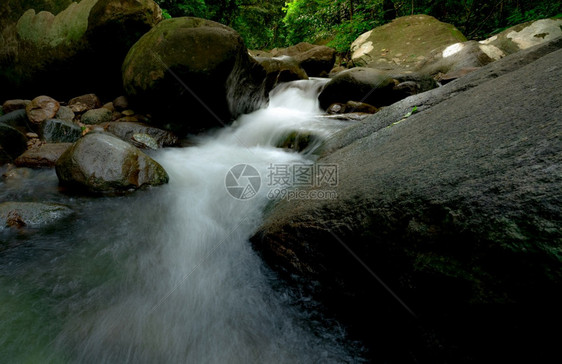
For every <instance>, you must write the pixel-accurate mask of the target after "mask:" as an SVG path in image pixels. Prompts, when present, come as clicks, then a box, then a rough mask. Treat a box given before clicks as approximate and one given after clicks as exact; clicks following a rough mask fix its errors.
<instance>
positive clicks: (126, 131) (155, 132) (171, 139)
mask: <svg viewBox="0 0 562 364" xmlns="http://www.w3.org/2000/svg"><path fill="white" fill-rule="evenodd" d="M106 130H107V131H108V132H109V133H112V134H114V135H116V136H117V137H119V138H120V139H122V140H124V141H126V142H129V143H132V144H135V142H139V141H138V140H135V138H134V136H135V134H145V135H148V136H150V137H151V138H153V139H154V141H155V143H156V145H157V147H158V148H162V147H173V146H178V145H179V138H178V137H177V136H175V135H174V134H173V133H171V132H169V131H166V130H162V129H158V128H155V127H152V126H149V125H145V124H141V123H131V122H112V123H109V124H108V125H107V128H106ZM136 146H138V147H141V148H142V147H143V146H142V145H136Z"/></svg>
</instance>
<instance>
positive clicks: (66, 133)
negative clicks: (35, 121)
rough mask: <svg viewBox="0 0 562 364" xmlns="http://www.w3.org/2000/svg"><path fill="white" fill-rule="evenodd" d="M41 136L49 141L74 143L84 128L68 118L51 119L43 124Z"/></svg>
mask: <svg viewBox="0 0 562 364" xmlns="http://www.w3.org/2000/svg"><path fill="white" fill-rule="evenodd" d="M41 136H42V138H43V140H45V141H46V142H48V143H65V142H68V143H74V142H75V141H77V140H78V139H80V137H81V136H82V128H80V126H78V125H76V124H74V123H72V122H69V121H66V120H58V119H49V120H46V121H45V122H43V124H41Z"/></svg>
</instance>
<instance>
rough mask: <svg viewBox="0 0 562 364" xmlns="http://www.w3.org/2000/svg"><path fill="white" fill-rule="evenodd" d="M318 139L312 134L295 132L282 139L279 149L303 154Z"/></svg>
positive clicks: (278, 144) (278, 145)
mask: <svg viewBox="0 0 562 364" xmlns="http://www.w3.org/2000/svg"><path fill="white" fill-rule="evenodd" d="M316 140H317V137H316V136H315V135H314V134H311V133H310V132H306V131H305V132H299V131H293V132H291V133H289V134H288V135H286V136H285V137H283V138H281V139H280V140H279V141H278V143H277V145H276V146H277V148H284V149H291V150H294V151H296V152H302V151H304V150H305V149H306V148H308V147H309V146H310V145H311V144H313V143H314V141H316Z"/></svg>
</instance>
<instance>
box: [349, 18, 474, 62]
mask: <svg viewBox="0 0 562 364" xmlns="http://www.w3.org/2000/svg"><path fill="white" fill-rule="evenodd" d="M464 41H466V38H465V36H464V35H462V33H461V32H460V31H459V30H458V29H457V28H455V26H453V25H451V24H447V23H443V22H440V21H439V20H437V19H435V18H434V17H432V16H429V15H421V14H420V15H411V16H404V17H401V18H397V19H395V20H393V21H392V22H391V23H388V24H385V25H383V26H380V27H377V28H375V29H373V30H370V31H368V32H366V33H364V34H362V35H360V36H359V38H357V39H356V40H355V41H354V42H353V43H352V44H351V51H352V52H353V54H352V56H351V59H352V61H353V63H354V64H355V65H356V66H364V67H371V68H377V69H383V70H396V69H402V70H412V71H413V70H415V69H417V67H418V66H419V64H420V62H423V61H424V60H426V59H427V58H428V57H429V56H430V54H431V51H433V50H434V49H437V48H439V47H442V46H447V45H450V44H454V43H458V42H464Z"/></svg>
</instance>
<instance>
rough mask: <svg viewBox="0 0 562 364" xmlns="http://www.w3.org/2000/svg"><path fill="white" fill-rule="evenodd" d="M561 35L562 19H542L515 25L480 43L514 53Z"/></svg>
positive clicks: (507, 52)
mask: <svg viewBox="0 0 562 364" xmlns="http://www.w3.org/2000/svg"><path fill="white" fill-rule="evenodd" d="M560 36H562V19H540V20H535V21H530V22H527V23H523V24H519V25H516V26H513V27H511V28H509V29H506V30H504V31H503V32H501V33H499V34H496V35H494V36H492V37H490V38H488V39H485V40H482V41H480V44H482V45H484V46H492V47H496V48H499V49H500V50H501V51H502V52H503V53H505V54H512V53H515V52H518V51H520V50H522V49H527V48H529V47H532V46H535V45H538V44H541V43H544V42H549V41H551V40H553V39H555V38H557V37H560Z"/></svg>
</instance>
